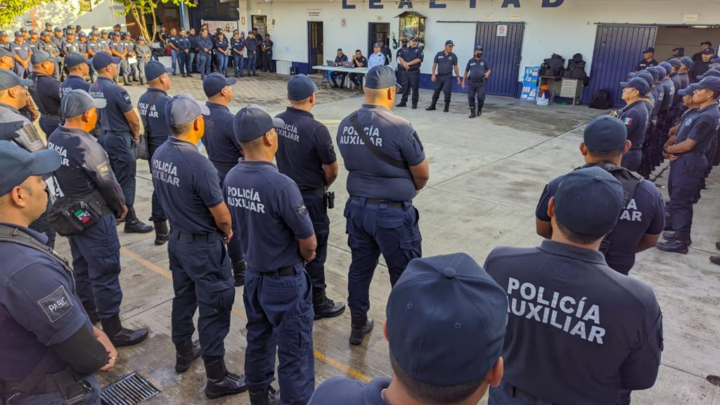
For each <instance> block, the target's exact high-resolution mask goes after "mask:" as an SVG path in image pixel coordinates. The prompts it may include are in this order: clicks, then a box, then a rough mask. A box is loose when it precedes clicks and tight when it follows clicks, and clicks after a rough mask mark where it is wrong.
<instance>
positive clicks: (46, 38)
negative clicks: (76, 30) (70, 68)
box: [37, 31, 60, 80]
mask: <svg viewBox="0 0 720 405" xmlns="http://www.w3.org/2000/svg"><path fill="white" fill-rule="evenodd" d="M37 48H38V49H42V50H43V51H45V52H47V53H49V54H50V56H52V57H53V58H56V59H57V61H56V62H55V69H53V74H52V77H54V78H56V79H58V80H59V79H60V62H59V61H60V59H59V58H60V50H59V49H58V48H57V46H55V44H54V43H53V42H52V32H50V31H43V32H41V33H40V42H38V45H37Z"/></svg>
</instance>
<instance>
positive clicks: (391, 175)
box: [337, 104, 425, 202]
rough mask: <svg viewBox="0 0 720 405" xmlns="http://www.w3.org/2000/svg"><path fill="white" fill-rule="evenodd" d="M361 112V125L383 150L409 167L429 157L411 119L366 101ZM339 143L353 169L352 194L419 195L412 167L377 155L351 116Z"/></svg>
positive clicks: (342, 125)
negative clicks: (363, 139) (379, 157)
mask: <svg viewBox="0 0 720 405" xmlns="http://www.w3.org/2000/svg"><path fill="white" fill-rule="evenodd" d="M357 113H358V121H359V123H360V127H362V128H363V129H365V130H366V131H365V132H366V133H367V135H368V137H369V138H370V140H371V141H373V143H374V144H375V145H376V146H377V147H379V148H380V149H381V151H382V152H383V153H386V154H387V155H388V156H390V157H391V158H393V159H395V160H398V161H401V162H403V161H404V162H407V164H408V165H409V166H417V165H419V164H420V163H422V162H423V161H424V160H425V152H424V151H423V146H422V143H420V140H419V139H418V137H417V133H416V132H415V129H414V128H413V127H412V125H411V124H410V122H409V121H408V120H406V119H404V118H401V117H398V116H396V115H395V114H393V113H392V111H390V110H389V109H387V108H385V107H381V106H377V105H369V104H363V106H362V108H360V109H359V110H358V111H357ZM337 144H338V149H340V154H341V155H342V156H343V159H344V160H345V168H346V169H347V170H348V172H350V174H349V175H348V179H347V190H348V192H349V193H350V195H353V196H358V197H367V198H376V199H379V200H387V201H397V202H401V201H410V200H412V199H413V198H415V194H416V192H415V182H414V181H413V177H412V174H411V173H410V170H409V169H400V168H397V167H395V166H390V165H388V164H387V163H385V162H383V161H381V160H380V159H378V158H377V157H375V155H373V153H372V151H371V150H370V149H369V148H368V147H367V146H365V145H364V144H363V143H362V140H361V139H360V135H358V134H357V133H356V132H355V129H354V128H353V126H352V125H351V124H350V117H346V118H345V119H344V120H343V121H342V122H341V123H340V126H339V127H338V133H337Z"/></svg>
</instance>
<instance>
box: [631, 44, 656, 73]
mask: <svg viewBox="0 0 720 405" xmlns="http://www.w3.org/2000/svg"><path fill="white" fill-rule="evenodd" d="M657 65H658V61H656V60H655V48H653V47H652V46H651V47H648V48H646V49H645V50H644V51H643V58H642V59H641V60H640V62H638V64H637V66H635V70H634V71H635V72H639V71H641V70H645V69H647V68H649V67H654V66H657Z"/></svg>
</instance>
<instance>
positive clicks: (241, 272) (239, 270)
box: [233, 260, 247, 287]
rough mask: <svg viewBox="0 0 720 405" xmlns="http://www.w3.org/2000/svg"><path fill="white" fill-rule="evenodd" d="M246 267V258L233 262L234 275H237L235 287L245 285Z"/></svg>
mask: <svg viewBox="0 0 720 405" xmlns="http://www.w3.org/2000/svg"><path fill="white" fill-rule="evenodd" d="M246 267H247V263H246V262H245V260H241V261H239V262H237V263H233V277H235V287H242V286H244V285H245V268H246Z"/></svg>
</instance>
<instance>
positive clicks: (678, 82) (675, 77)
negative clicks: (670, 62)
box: [670, 73, 684, 104]
mask: <svg viewBox="0 0 720 405" xmlns="http://www.w3.org/2000/svg"><path fill="white" fill-rule="evenodd" d="M670 80H672V82H673V87H675V95H674V97H673V104H678V103H682V96H680V93H679V91H680V90H681V89H683V88H684V87H682V79H681V78H680V75H679V74H677V73H672V74H671V75H670Z"/></svg>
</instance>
